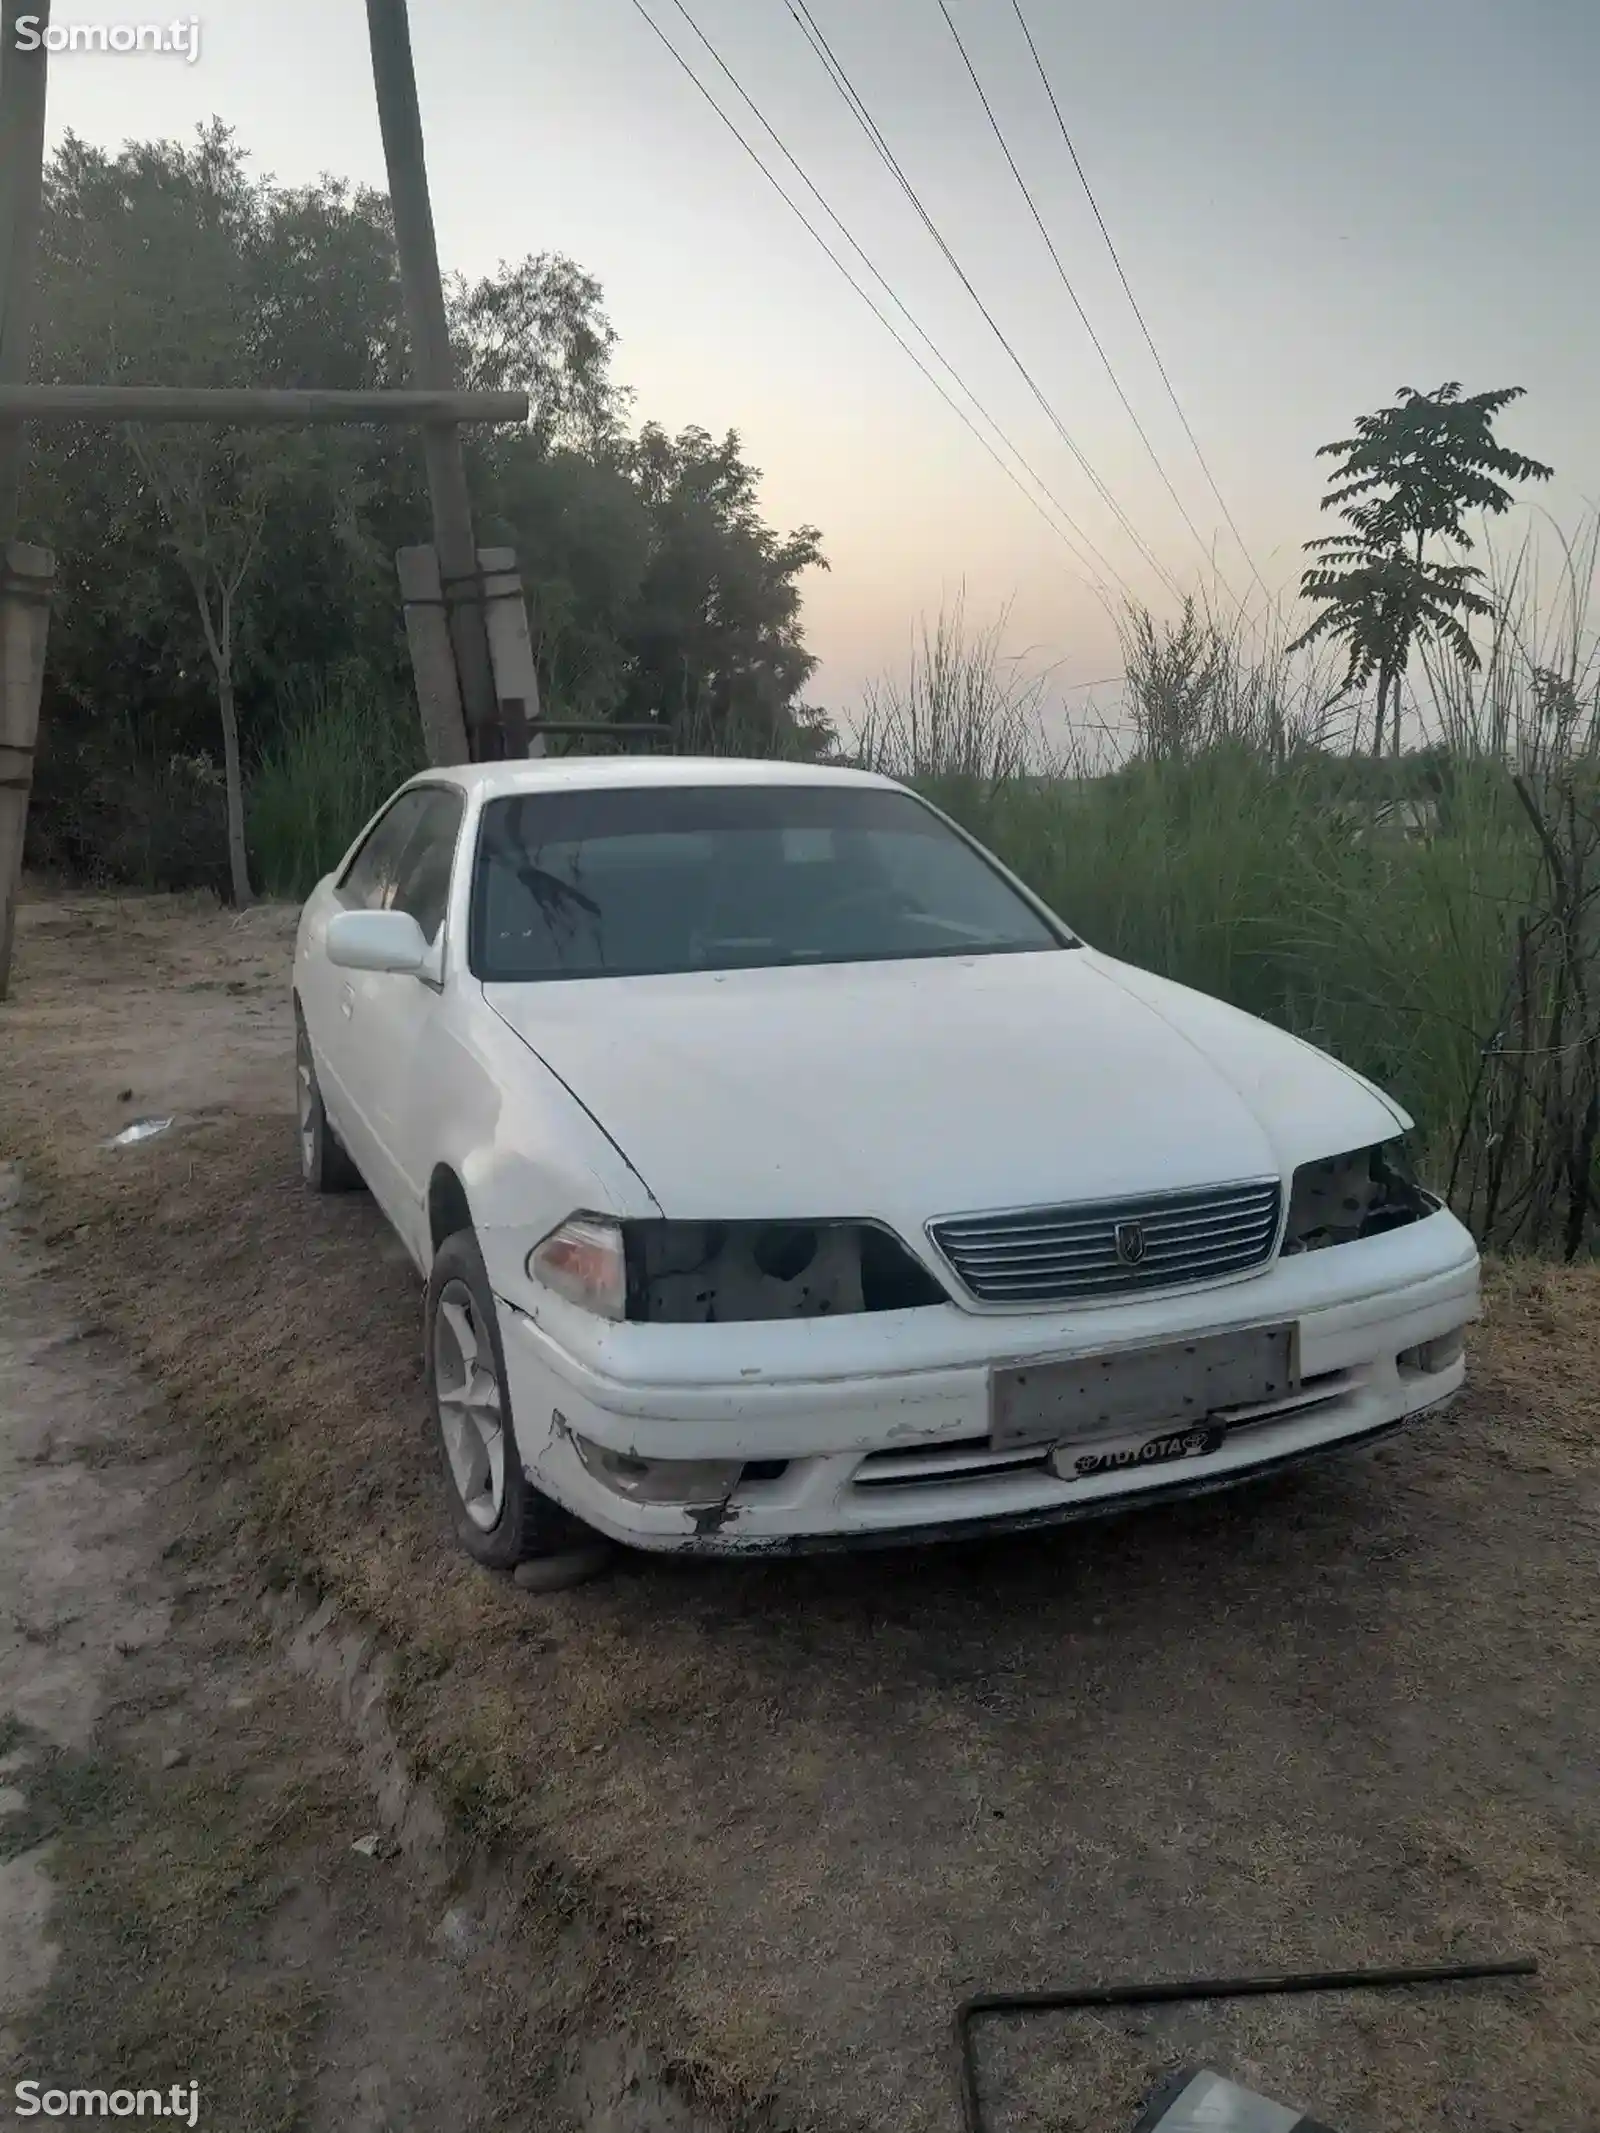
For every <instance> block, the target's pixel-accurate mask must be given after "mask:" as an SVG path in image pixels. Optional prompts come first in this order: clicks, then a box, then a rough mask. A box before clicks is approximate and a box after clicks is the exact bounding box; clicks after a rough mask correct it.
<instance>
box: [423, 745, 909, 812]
mask: <svg viewBox="0 0 1600 2133" xmlns="http://www.w3.org/2000/svg"><path fill="white" fill-rule="evenodd" d="M413 782H425V783H429V784H435V785H438V784H449V785H457V786H459V787H460V788H461V789H462V790H463V791H464V792H465V793H467V794H468V796H469V797H470V798H472V799H475V800H478V801H483V800H495V799H502V798H505V797H507V796H508V795H515V794H520V793H537V792H572V791H578V790H583V789H585V788H587V787H592V786H652V785H867V786H876V787H878V788H879V789H880V790H886V791H890V792H893V791H896V790H898V789H899V788H898V787H897V785H896V782H895V780H894V779H893V778H885V777H880V776H879V775H878V773H877V772H876V771H871V770H846V769H842V768H838V767H835V766H833V765H831V764H824V763H783V762H775V761H770V760H766V759H763V758H760V757H751V756H727V755H706V756H695V755H666V756H659V755H658V756H651V755H623V756H616V755H612V756H600V755H597V756H581V755H580V756H570V755H569V756H548V757H536V758H534V759H533V760H532V761H524V760H521V759H518V760H515V761H512V762H505V763H452V764H450V765H448V766H446V767H444V768H442V769H438V770H426V771H423V772H421V773H420V777H419V779H418V780H417V781H413Z"/></svg>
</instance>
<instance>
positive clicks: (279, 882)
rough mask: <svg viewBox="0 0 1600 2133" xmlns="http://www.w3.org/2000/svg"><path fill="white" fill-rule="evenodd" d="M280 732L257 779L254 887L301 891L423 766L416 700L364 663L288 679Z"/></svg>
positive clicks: (253, 793) (251, 818)
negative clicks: (333, 672)
mask: <svg viewBox="0 0 1600 2133" xmlns="http://www.w3.org/2000/svg"><path fill="white" fill-rule="evenodd" d="M281 708H282V711H283V714H284V715H283V718H282V722H281V727H280V738H279V739H278V741H277V742H276V743H275V745H274V746H273V747H272V748H271V749H270V750H269V751H268V753H267V754H266V755H264V756H263V758H262V760H261V762H260V763H259V764H258V765H257V767H256V771H255V775H254V777H253V778H252V779H251V782H250V789H249V796H248V810H247V830H248V837H249V844H250V854H251V860H252V864H253V867H254V870H255V878H256V883H257V886H258V887H259V888H260V889H261V890H262V892H263V893H264V894H265V895H267V896H276V897H286V898H292V899H298V898H301V897H303V896H305V895H307V894H308V893H309V891H310V890H311V889H312V888H314V887H315V885H316V884H317V882H319V881H320V880H321V879H322V876H323V875H324V874H326V873H327V872H328V871H329V869H330V868H331V867H333V866H335V865H337V863H338V861H339V860H340V858H341V857H342V856H343V854H344V853H345V852H346V851H347V850H348V848H349V846H350V843H351V841H352V839H353V838H354V837H355V835H356V833H357V831H358V830H359V829H360V828H361V826H362V824H363V823H364V822H366V821H368V820H369V819H370V818H371V817H372V816H373V815H374V814H376V813H377V811H378V809H379V808H380V807H381V806H382V805H383V802H384V801H385V800H386V799H387V798H388V796H389V794H390V793H391V792H393V791H394V789H395V787H396V786H397V785H400V784H403V783H404V781H405V780H406V779H407V778H409V777H411V776H412V775H413V773H414V772H416V771H418V770H420V769H421V768H422V767H423V764H424V761H425V757H424V754H423V747H422V734H421V730H420V728H419V725H418V721H417V713H416V707H415V705H414V704H412V703H411V702H409V701H408V700H407V699H406V698H405V697H404V696H402V695H401V694H400V692H398V691H396V692H392V693H391V692H390V691H388V690H386V689H384V688H383V687H382V686H381V685H380V684H378V683H376V682H375V681H374V680H373V679H372V678H371V677H369V676H368V675H366V674H365V673H364V672H362V671H359V670H357V671H351V672H346V673H343V674H336V675H334V676H331V677H329V678H328V679H326V680H322V679H316V678H313V679H309V680H302V681H300V682H298V683H295V684H291V687H290V690H289V693H288V700H287V702H286V703H285V704H284V705H283V706H282V707H281Z"/></svg>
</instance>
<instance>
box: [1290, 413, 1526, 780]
mask: <svg viewBox="0 0 1600 2133" xmlns="http://www.w3.org/2000/svg"><path fill="white" fill-rule="evenodd" d="M1521 391H1522V389H1521V387H1520V386H1504V387H1501V388H1499V389H1498V390H1495V391H1492V392H1483V393H1475V394H1472V395H1470V396H1469V397H1467V398H1466V399H1463V398H1462V396H1461V387H1460V386H1459V385H1458V384H1455V383H1450V384H1445V385H1441V386H1440V387H1439V388H1438V390H1437V391H1436V392H1433V393H1419V392H1417V391H1415V390H1414V389H1413V388H1412V387H1411V386H1409V385H1407V386H1402V388H1401V390H1400V395H1399V398H1398V400H1397V401H1396V403H1395V405H1394V406H1392V407H1385V408H1380V409H1379V410H1378V411H1377V412H1376V413H1375V414H1371V415H1361V416H1358V417H1357V420H1356V434H1355V436H1354V437H1345V438H1341V439H1339V440H1338V441H1337V442H1336V443H1333V444H1325V445H1323V446H1322V447H1321V448H1320V451H1319V453H1318V457H1319V458H1331V457H1336V456H1337V457H1339V458H1340V462H1341V463H1340V465H1339V467H1338V469H1337V479H1336V481H1335V484H1334V486H1333V488H1331V489H1330V490H1329V491H1328V494H1327V495H1326V496H1325V497H1324V498H1323V499H1322V508H1323V510H1324V511H1329V510H1335V509H1336V510H1337V511H1338V514H1339V516H1340V517H1341V518H1342V519H1343V520H1344V521H1345V523H1346V525H1347V526H1348V527H1349V529H1350V530H1349V531H1348V532H1347V533H1338V534H1326V535H1323V536H1322V537H1320V538H1319V539H1317V540H1312V541H1308V542H1307V543H1306V550H1307V552H1308V554H1311V555H1314V556H1316V557H1318V558H1319V560H1318V561H1317V562H1315V563H1313V564H1311V565H1310V566H1309V567H1308V568H1307V569H1306V571H1305V573H1304V575H1303V576H1302V578H1301V583H1300V590H1301V593H1302V596H1303V597H1304V598H1306V599H1308V600H1315V601H1318V602H1320V603H1321V608H1322V612H1321V613H1320V614H1319V615H1318V616H1317V617H1316V619H1315V620H1314V621H1313V622H1312V623H1311V625H1310V627H1309V628H1308V629H1306V630H1305V631H1304V632H1303V633H1302V634H1301V636H1300V637H1299V638H1297V639H1296V641H1295V645H1294V646H1292V647H1291V649H1298V648H1300V647H1301V646H1305V645H1310V644H1314V643H1316V642H1317V641H1318V640H1319V639H1321V638H1332V639H1334V640H1336V641H1338V642H1340V643H1342V644H1343V646H1344V649H1345V653H1346V660H1347V665H1346V671H1345V686H1346V688H1362V687H1364V686H1365V685H1366V683H1367V682H1369V681H1370V680H1371V679H1372V678H1373V676H1374V675H1376V677H1377V681H1378V691H1377V708H1376V712H1375V716H1374V720H1373V753H1374V755H1377V754H1381V752H1382V749H1383V736H1384V719H1385V714H1386V712H1391V713H1392V727H1391V733H1392V738H1393V743H1394V748H1395V752H1396V753H1398V752H1399V745H1400V686H1401V683H1402V681H1403V679H1404V676H1405V672H1406V667H1407V664H1408V662H1409V660H1410V658H1411V654H1412V650H1413V647H1415V646H1417V645H1419V644H1421V645H1433V646H1435V647H1442V648H1443V649H1444V650H1445V651H1446V652H1448V653H1449V654H1450V655H1451V656H1452V657H1453V658H1454V659H1455V660H1456V662H1457V663H1458V664H1459V665H1460V666H1461V667H1463V668H1466V669H1469V670H1476V668H1477V666H1478V664H1479V657H1478V652H1477V648H1476V646H1475V645H1474V643H1473V640H1472V635H1471V630H1470V627H1469V624H1470V622H1471V621H1472V620H1474V619H1482V618H1485V617H1489V616H1492V615H1493V613H1494V604H1493V602H1492V600H1490V599H1488V598H1486V597H1485V595H1484V594H1483V592H1482V591H1480V590H1479V587H1480V585H1481V584H1482V581H1483V573H1482V571H1481V570H1479V569H1478V568H1477V567H1476V566H1475V565H1473V564H1470V563H1445V562H1438V561H1436V560H1433V559H1432V558H1430V557H1429V556H1428V555H1427V553H1426V549H1427V543H1428V542H1429V540H1430V539H1435V538H1443V539H1447V540H1449V541H1451V542H1453V543H1454V544H1455V546H1456V547H1457V548H1460V549H1464V550H1469V551H1470V549H1471V547H1472V540H1471V538H1470V536H1469V534H1468V532H1467V530H1466V525H1465V519H1466V515H1467V513H1468V512H1469V511H1478V512H1484V513H1487V514H1490V515H1494V516H1498V515H1500V514H1501V513H1503V512H1505V511H1506V510H1508V509H1509V508H1510V505H1511V502H1512V496H1511V492H1510V490H1509V489H1508V488H1506V487H1505V483H1506V482H1508V481H1546V480H1548V479H1549V478H1550V475H1551V473H1552V471H1553V470H1552V469H1551V468H1550V467H1547V466H1545V465H1543V464H1542V463H1541V462H1540V461H1539V460H1537V459H1529V458H1527V457H1526V456H1525V455H1524V454H1522V453H1520V452H1513V451H1510V450H1508V449H1507V448H1506V447H1505V446H1503V445H1501V444H1500V443H1498V442H1497V441H1496V439H1495V436H1494V427H1493V426H1494V419H1495V417H1496V416H1497V415H1498V414H1500V413H1501V412H1502V411H1503V409H1505V408H1506V407H1508V406H1509V405H1510V403H1511V402H1512V401H1513V400H1516V399H1519V398H1520V397H1521ZM1391 699H1392V704H1391Z"/></svg>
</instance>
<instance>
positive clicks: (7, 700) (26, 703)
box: [0, 0, 55, 1000]
mask: <svg viewBox="0 0 1600 2133" xmlns="http://www.w3.org/2000/svg"><path fill="white" fill-rule="evenodd" d="M24 7H31V11H32V12H33V13H34V14H35V15H36V16H38V17H39V18H40V24H41V27H43V26H44V25H45V24H47V23H48V22H49V19H50V0H37V4H36V5H35V4H34V0H4V4H3V6H0V386H8V385H23V384H25V383H26V382H27V377H28V363H29V358H30V356H31V354H32V347H33V284H34V262H35V256H36V254H37V252H38V249H39V214H40V203H41V199H42V196H43V191H44V103H45V86H46V79H47V76H46V58H47V55H46V52H45V48H44V45H43V44H42V43H40V44H38V45H37V46H36V47H35V48H34V49H33V50H32V51H29V52H20V51H18V49H17V20H18V17H19V15H20V14H21V13H22V10H23V8H24ZM25 434H26V433H25V432H24V430H23V426H22V423H21V422H20V421H19V420H15V419H11V420H0V1000H3V999H4V998H5V997H6V994H7V992H8V991H9V989H10V984H11V941H12V932H13V928H14V925H15V916H16V904H17V891H18V888H19V887H20V885H21V882H22V846H23V839H24V836H25V834H26V830H27V823H28V795H29V793H30V791H31V790H32V787H33V751H34V746H35V744H36V742H37V740H38V737H39V697H40V694H41V692H42V690H43V686H44V649H45V639H46V634H47V632H48V630H49V626H50V594H51V590H52V587H53V583H54V577H55V560H54V558H53V557H52V556H51V554H50V552H49V550H48V549H46V548H30V547H27V546H25V545H24V544H23V543H22V542H20V541H19V540H18V539H17V538H16V532H17V500H18V494H19V491H20V489H21V486H22V454H23V444H24V438H25Z"/></svg>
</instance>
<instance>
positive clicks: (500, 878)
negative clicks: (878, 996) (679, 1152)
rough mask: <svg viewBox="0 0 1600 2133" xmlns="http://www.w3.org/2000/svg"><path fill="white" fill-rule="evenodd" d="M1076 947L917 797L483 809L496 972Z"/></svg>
mask: <svg viewBox="0 0 1600 2133" xmlns="http://www.w3.org/2000/svg"><path fill="white" fill-rule="evenodd" d="M1073 945H1075V944H1074V943H1073V940H1072V936H1071V935H1070V934H1069V933H1068V932H1067V931H1066V929H1065V928H1064V927H1063V928H1057V927H1056V926H1054V925H1052V924H1051V922H1050V921H1048V920H1047V919H1045V918H1043V917H1041V916H1040V914H1039V913H1038V912H1037V911H1035V910H1034V909H1033V907H1032V905H1030V904H1028V903H1026V902H1024V900H1023V899H1022V897H1020V896H1019V895H1018V894H1017V892H1016V890H1015V889H1013V888H1012V887H1011V885H1010V884H1009V883H1008V882H1007V881H1006V880H1005V879H1004V877H1003V876H1002V875H1001V874H999V873H998V872H997V871H996V870H995V868H994V866H993V865H992V864H991V863H990V861H989V860H987V859H986V858H985V857H984V856H983V855H982V854H981V853H980V852H979V851H978V850H977V849H976V848H975V847H974V846H972V845H970V844H968V843H967V842H966V840H965V839H964V838H962V837H959V836H957V835H956V834H955V832H954V831H952V830H951V829H950V828H949V827H948V825H947V824H946V823H944V822H943V821H941V820H940V818H939V817H938V816H937V815H935V814H934V813H933V812H932V811H931V810H930V809H928V808H926V807H924V806H923V805H922V803H921V802H920V801H919V800H915V799H913V798H912V797H911V795H910V794H909V793H902V792H894V791H890V790H887V789H883V788H878V787H873V786H866V785H854V786H852V785H842V784H841V785H707V786H682V785H678V786H660V785H657V786H619V787H591V788H589V789H586V790H582V789H580V790H578V791H567V792H559V793H533V794H527V795H523V796H518V797H515V798H509V799H504V800H491V801H490V802H489V803H488V805H487V806H486V807H485V808H484V810H483V822H482V829H481V832H480V834H479V838H478V853H477V860H476V866H475V873H474V879H473V889H472V928H471V945H470V961H471V966H472V970H473V972H474V974H475V975H476V976H477V977H479V978H481V979H483V980H485V981H486V982H488V983H497V982H499V983H503V982H506V981H512V982H515V981H517V980H526V979H537V978H598V977H634V976H643V975H646V974H651V973H665V972H669V971H689V970H737V969H750V968H759V967H771V966H775V965H783V964H793V963H857V962H880V961H890V960H895V961H898V960H902V959H904V958H907V957H913V956H951V955H1016V954H1024V953H1029V952H1036V951H1038V950H1040V949H1054V948H1063V947H1071V946H1073Z"/></svg>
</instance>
